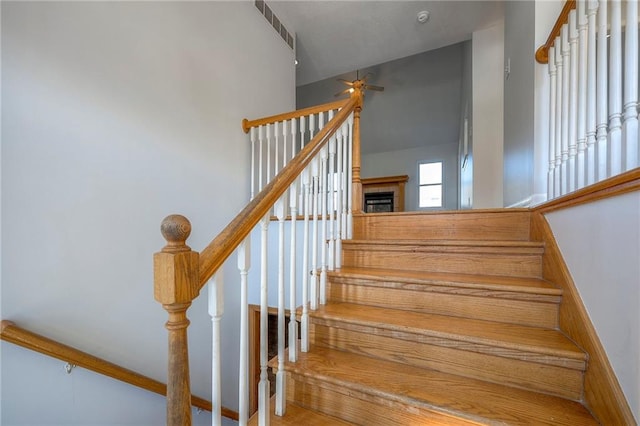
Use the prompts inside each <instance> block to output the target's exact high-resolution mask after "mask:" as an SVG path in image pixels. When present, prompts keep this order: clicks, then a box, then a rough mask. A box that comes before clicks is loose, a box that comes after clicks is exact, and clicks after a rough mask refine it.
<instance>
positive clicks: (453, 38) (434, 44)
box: [267, 0, 504, 86]
mask: <svg viewBox="0 0 640 426" xmlns="http://www.w3.org/2000/svg"><path fill="white" fill-rule="evenodd" d="M267 4H268V5H269V6H270V7H271V9H272V10H273V11H274V13H275V14H276V15H277V16H278V17H279V18H280V20H281V21H282V22H284V23H285V24H286V25H288V26H289V27H290V28H292V29H294V30H295V32H296V50H297V59H298V66H297V85H298V86H301V85H304V84H308V83H312V82H315V81H318V80H322V79H325V78H329V77H333V76H336V75H338V74H342V73H346V72H349V71H353V70H356V69H360V68H365V67H367V66H371V65H376V64H380V63H383V62H387V61H390V60H393V59H398V58H403V57H406V56H410V55H414V54H416V53H420V52H424V51H427V50H432V49H436V48H438V47H442V46H448V45H450V44H454V43H458V42H461V41H464V40H468V39H470V38H471V34H472V33H473V32H474V31H476V30H478V29H483V28H487V27H490V26H492V25H493V24H494V23H496V22H498V21H500V20H501V19H502V17H503V15H504V8H503V2H502V1H481V0H477V1H456V0H441V1H403V0H390V1H371V0H369V1H345V0H342V1H335V0H334V1H322V0H321V1H318V0H302V1H268V2H267ZM423 10H427V11H428V12H429V19H428V21H427V22H426V23H424V24H421V23H419V22H418V19H417V16H418V12H420V11H423Z"/></svg>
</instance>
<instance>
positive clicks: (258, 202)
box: [154, 87, 363, 426]
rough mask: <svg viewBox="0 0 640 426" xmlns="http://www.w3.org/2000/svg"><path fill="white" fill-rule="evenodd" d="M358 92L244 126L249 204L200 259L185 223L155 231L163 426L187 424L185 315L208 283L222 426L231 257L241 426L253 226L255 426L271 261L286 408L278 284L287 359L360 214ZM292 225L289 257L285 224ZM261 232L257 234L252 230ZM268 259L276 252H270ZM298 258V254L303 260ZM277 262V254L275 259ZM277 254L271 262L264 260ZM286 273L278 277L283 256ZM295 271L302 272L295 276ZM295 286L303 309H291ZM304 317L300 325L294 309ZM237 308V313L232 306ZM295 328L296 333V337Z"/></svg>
mask: <svg viewBox="0 0 640 426" xmlns="http://www.w3.org/2000/svg"><path fill="white" fill-rule="evenodd" d="M362 99H363V95H362V91H361V90H360V88H359V87H355V91H354V92H353V93H352V95H351V98H350V99H347V100H343V101H339V102H333V103H329V104H325V105H321V106H318V107H314V108H307V109H304V110H300V111H296V112H293V113H288V114H282V115H277V116H273V117H267V118H264V119H259V120H253V121H248V120H244V122H243V128H244V130H245V132H248V133H249V134H250V143H251V201H250V202H249V203H248V204H247V205H246V207H245V208H244V209H243V210H242V211H241V212H240V213H239V214H238V215H237V216H236V217H235V218H234V219H233V220H232V221H231V222H230V223H229V225H227V227H226V228H225V229H224V230H223V231H222V232H221V233H220V234H219V235H218V236H217V237H215V238H214V239H213V241H212V242H211V243H210V244H209V245H208V246H207V247H206V248H205V249H204V250H203V251H202V252H201V253H197V252H195V251H192V250H191V248H189V247H188V246H187V245H186V239H187V238H188V236H189V234H190V232H191V225H190V224H189V221H188V220H187V219H186V218H184V217H182V216H179V215H172V216H168V217H167V218H166V219H165V220H164V221H163V222H162V225H161V230H162V234H163V236H164V237H165V239H166V240H167V245H166V246H165V247H164V248H163V249H162V251H161V252H159V253H156V254H155V255H154V281H155V298H156V300H157V301H158V302H160V303H162V305H163V307H164V309H165V310H167V312H168V314H169V320H168V322H167V324H166V328H167V330H168V332H169V366H168V369H169V375H168V377H169V378H168V390H167V424H170V425H180V426H184V425H188V424H191V410H190V396H189V395H190V394H189V392H190V391H189V364H188V348H187V327H188V325H189V321H188V319H187V315H186V312H187V309H188V308H189V306H190V305H191V302H192V301H193V300H194V299H195V298H196V297H198V294H199V292H200V290H201V289H202V287H203V286H204V285H206V284H207V283H209V314H210V315H211V317H212V322H213V331H212V340H213V359H212V375H213V377H212V397H211V398H212V405H213V406H212V419H213V424H221V417H220V416H221V406H220V401H221V397H220V396H221V380H220V377H221V373H220V319H221V317H222V315H223V311H224V305H223V303H222V301H223V296H222V294H223V290H222V289H223V281H222V274H221V270H220V268H221V266H222V265H223V263H224V262H225V261H226V260H227V258H228V257H229V256H230V255H231V254H232V253H233V252H234V251H237V266H238V269H239V274H240V286H241V289H240V298H241V304H240V318H241V319H240V324H239V329H240V352H239V353H240V358H239V360H240V369H239V409H238V417H239V424H241V425H245V424H246V423H247V421H248V416H249V389H248V383H249V371H248V368H249V362H248V336H249V333H248V297H247V280H248V271H249V267H250V264H251V259H250V248H249V247H250V239H251V238H250V237H249V236H250V234H251V233H252V231H253V230H254V229H256V228H257V229H259V231H260V232H259V238H258V239H259V240H260V259H259V262H258V263H259V270H260V273H259V277H260V278H259V281H260V316H261V317H260V382H259V383H258V416H259V417H258V419H259V424H260V425H266V424H269V416H270V413H269V410H270V409H269V399H270V396H269V395H270V387H271V384H270V383H269V381H268V378H267V368H268V365H267V363H268V361H269V360H268V354H267V324H268V310H269V309H268V308H269V306H268V291H269V287H270V286H269V284H270V283H269V275H270V274H269V273H268V271H267V268H268V265H269V264H270V263H275V264H276V265H277V280H276V281H277V282H276V284H277V285H276V286H277V290H278V357H277V362H278V369H277V375H276V401H275V402H276V404H275V411H276V414H277V415H283V414H284V413H285V410H286V404H285V398H286V397H285V388H286V383H285V374H284V369H283V368H282V367H283V364H284V362H285V359H286V358H285V357H286V356H287V355H285V337H284V336H285V331H284V328H285V293H286V291H285V288H286V286H285V284H286V281H287V280H288V284H289V285H288V292H289V315H290V318H289V345H288V346H289V352H288V356H287V357H288V360H289V361H290V362H295V361H296V359H297V350H298V349H297V347H298V345H297V344H296V343H297V340H298V337H299V338H300V345H299V347H300V350H302V351H306V350H308V346H309V343H308V341H309V340H308V311H309V309H316V308H317V306H318V305H319V304H323V303H325V299H326V290H325V289H326V274H327V271H329V270H332V269H335V268H336V267H339V266H340V263H341V259H340V255H341V251H342V250H341V242H342V239H345V238H348V237H350V235H351V227H352V225H351V223H352V221H351V216H352V212H353V211H356V212H358V211H361V209H362V195H361V194H362V189H361V180H360V148H359V143H360V139H359V120H360V111H361V109H362ZM272 214H273V215H275V216H276V217H277V219H278V249H277V251H276V250H270V249H269V244H268V226H269V223H270V218H271V215H272ZM300 215H301V216H302V217H303V226H302V238H301V239H299V238H297V235H296V233H297V232H296V229H297V224H296V220H297V218H298V217H299V216H300ZM287 217H290V218H291V223H290V232H289V244H288V247H289V248H288V253H287V252H286V247H285V246H286V245H287V244H285V232H284V228H285V226H284V225H285V219H286V218H287ZM256 234H258V233H256ZM274 252H275V253H274ZM300 254H301V255H300ZM274 255H275V256H274ZM270 256H274V257H275V262H269V257H270ZM287 257H288V258H289V265H288V266H289V270H288V271H285V259H286V258H287ZM297 268H299V269H297ZM298 288H300V290H301V293H302V297H301V301H302V303H298V297H297V294H299V293H298ZM299 305H301V306H302V310H301V316H300V318H299V319H298V318H297V307H298V306H299ZM234 308H235V307H234ZM298 321H299V322H300V325H301V327H300V330H301V335H300V336H298V334H297V331H298Z"/></svg>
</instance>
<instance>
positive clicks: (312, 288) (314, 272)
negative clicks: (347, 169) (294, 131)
mask: <svg viewBox="0 0 640 426" xmlns="http://www.w3.org/2000/svg"><path fill="white" fill-rule="evenodd" d="M319 173H320V159H319V158H318V157H317V156H316V157H315V158H314V159H313V160H311V176H312V177H313V180H312V184H313V186H312V191H313V192H312V195H313V227H312V229H313V238H312V239H311V274H310V275H311V276H310V279H309V302H310V308H311V309H312V310H314V311H315V310H316V309H318V278H319V277H318V211H319V210H320V209H319V208H318V202H319V201H320V197H319V194H318V192H319V190H320V179H319V177H320V175H319Z"/></svg>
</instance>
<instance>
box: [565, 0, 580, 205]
mask: <svg viewBox="0 0 640 426" xmlns="http://www.w3.org/2000/svg"><path fill="white" fill-rule="evenodd" d="M569 61H570V66H569V67H570V70H569V71H570V73H569V162H568V167H567V175H568V176H567V177H568V183H567V188H568V191H567V192H571V191H574V190H575V189H576V155H577V154H578V137H577V133H578V132H577V131H578V122H577V118H578V28H577V25H576V10H575V9H573V10H572V11H571V12H570V13H569Z"/></svg>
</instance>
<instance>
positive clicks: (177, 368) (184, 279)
mask: <svg viewBox="0 0 640 426" xmlns="http://www.w3.org/2000/svg"><path fill="white" fill-rule="evenodd" d="M160 230H161V232H162V236H163V237H164V238H165V240H167V245H166V246H164V247H163V248H162V251H161V252H159V253H156V254H154V255H153V274H154V296H155V299H156V300H157V301H158V302H160V303H162V307H163V308H164V309H165V310H166V311H167V312H168V313H169V320H168V321H167V323H166V324H165V327H166V328H167V330H168V331H169V373H168V376H167V425H170V426H185V425H191V389H190V388H189V351H188V346H187V327H188V326H189V320H188V319H187V309H189V306H191V301H192V300H193V299H195V298H196V297H197V296H198V293H199V277H198V266H199V265H198V261H199V259H198V257H199V255H198V253H197V252H195V251H192V250H191V248H190V247H189V246H187V245H186V241H187V238H188V237H189V234H190V233H191V224H190V223H189V221H188V220H187V218H185V217H184V216H180V215H171V216H167V217H166V218H165V219H164V220H163V221H162V225H161V226H160Z"/></svg>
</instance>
